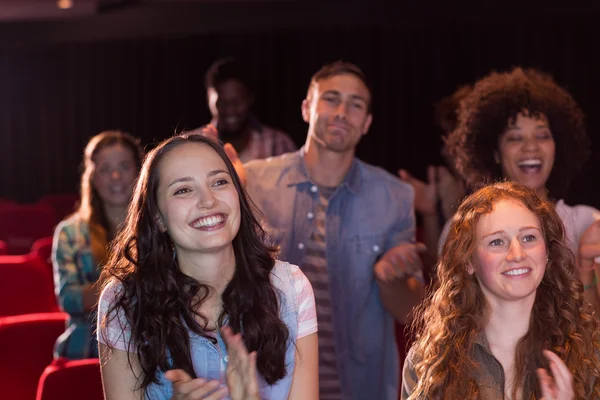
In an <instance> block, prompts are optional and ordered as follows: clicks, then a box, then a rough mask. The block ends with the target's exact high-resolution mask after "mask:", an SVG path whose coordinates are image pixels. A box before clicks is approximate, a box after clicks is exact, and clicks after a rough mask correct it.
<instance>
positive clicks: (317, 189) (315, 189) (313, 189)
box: [310, 185, 319, 193]
mask: <svg viewBox="0 0 600 400" xmlns="http://www.w3.org/2000/svg"><path fill="white" fill-rule="evenodd" d="M310 191H311V192H313V193H317V192H318V191H319V188H318V187H317V185H312V186H311V187H310Z"/></svg>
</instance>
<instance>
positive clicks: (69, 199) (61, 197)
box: [38, 193, 79, 220]
mask: <svg viewBox="0 0 600 400" xmlns="http://www.w3.org/2000/svg"><path fill="white" fill-rule="evenodd" d="M78 201H79V195H78V194H77V193H53V194H45V195H43V196H42V197H41V198H40V200H39V201H38V204H47V205H49V206H51V207H52V208H54V210H55V211H56V216H57V218H58V219H59V220H62V219H63V218H65V217H66V216H67V215H69V214H71V213H73V211H75V205H76V204H77V202H78Z"/></svg>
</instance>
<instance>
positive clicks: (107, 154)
mask: <svg viewBox="0 0 600 400" xmlns="http://www.w3.org/2000/svg"><path fill="white" fill-rule="evenodd" d="M137 174H138V171H137V166H136V161H135V157H134V154H133V152H132V151H131V150H130V149H128V148H127V147H125V146H123V145H120V144H114V145H111V146H107V147H104V148H103V149H101V150H99V151H98V153H97V154H96V155H94V170H93V174H92V184H93V187H94V188H95V189H96V192H97V193H98V196H99V197H100V199H101V200H102V203H103V204H104V205H105V206H109V207H126V206H127V205H128V204H129V201H130V199H131V193H132V191H133V182H134V181H135V179H136V177H137Z"/></svg>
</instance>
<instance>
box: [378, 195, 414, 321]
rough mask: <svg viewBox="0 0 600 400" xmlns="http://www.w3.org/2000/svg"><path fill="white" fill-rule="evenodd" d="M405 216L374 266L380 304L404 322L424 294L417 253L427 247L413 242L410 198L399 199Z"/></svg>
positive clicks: (398, 223)
mask: <svg viewBox="0 0 600 400" xmlns="http://www.w3.org/2000/svg"><path fill="white" fill-rule="evenodd" d="M399 207H402V209H403V210H404V215H402V216H401V217H399V218H398V221H397V222H396V225H395V227H394V230H393V231H392V233H391V235H390V236H389V238H388V241H387V243H386V249H387V251H386V253H385V254H384V255H383V256H382V257H381V258H380V259H379V260H378V261H377V262H376V263H375V265H374V266H373V268H374V273H375V280H376V282H377V284H378V286H379V297H380V299H381V303H382V304H383V307H384V308H385V309H386V310H387V311H388V312H389V313H390V314H391V315H392V316H394V318H396V320H398V322H400V323H401V324H405V323H406V322H407V321H408V320H409V314H410V312H411V311H412V309H413V307H414V306H415V305H417V304H418V303H419V302H420V301H421V300H422V299H423V297H424V294H425V289H424V285H423V263H422V261H421V257H420V255H419V253H424V252H425V250H426V247H425V246H424V245H423V244H422V243H420V244H414V241H415V216H414V208H413V198H412V196H411V197H406V195H405V199H403V200H402V199H401V204H400V205H399Z"/></svg>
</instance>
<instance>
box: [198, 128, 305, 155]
mask: <svg viewBox="0 0 600 400" xmlns="http://www.w3.org/2000/svg"><path fill="white" fill-rule="evenodd" d="M211 124H212V125H213V126H217V120H216V119H213V120H212V121H211ZM203 128H204V127H200V128H197V129H194V130H193V131H191V133H200V132H201V131H202V129H203ZM297 149H298V147H297V146H296V143H294V141H293V140H292V139H291V138H290V137H289V136H288V135H287V134H286V133H285V132H283V131H280V130H278V129H275V128H271V127H270V126H267V125H263V124H261V123H260V122H258V120H257V119H256V118H254V117H252V118H251V122H250V140H249V141H248V145H247V146H246V147H245V148H244V150H242V151H241V152H239V157H240V160H241V161H242V162H243V163H246V162H248V161H251V160H257V159H262V158H269V157H273V156H279V155H281V154H284V153H290V152H293V151H296V150H297Z"/></svg>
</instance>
